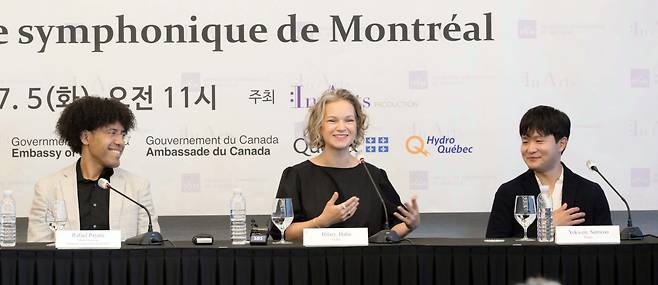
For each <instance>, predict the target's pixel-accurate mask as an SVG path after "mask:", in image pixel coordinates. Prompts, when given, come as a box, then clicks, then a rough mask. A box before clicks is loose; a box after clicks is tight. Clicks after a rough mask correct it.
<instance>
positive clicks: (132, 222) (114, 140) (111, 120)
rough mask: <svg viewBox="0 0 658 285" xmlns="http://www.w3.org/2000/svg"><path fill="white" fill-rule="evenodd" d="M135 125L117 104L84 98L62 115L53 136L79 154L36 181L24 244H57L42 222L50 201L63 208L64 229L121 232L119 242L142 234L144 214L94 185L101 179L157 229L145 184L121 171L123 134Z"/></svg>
mask: <svg viewBox="0 0 658 285" xmlns="http://www.w3.org/2000/svg"><path fill="white" fill-rule="evenodd" d="M134 126H135V116H134V115H133V113H132V111H130V109H128V107H127V106H125V105H123V104H122V103H121V102H119V101H117V100H112V99H108V98H98V97H83V98H80V99H78V100H75V101H73V102H72V103H71V104H69V105H68V106H67V107H66V108H65V109H64V111H62V114H61V116H60V117H59V120H58V121H57V127H56V129H57V134H58V135H59V136H60V137H61V138H62V139H63V140H64V141H66V143H67V144H68V146H69V147H70V148H71V150H72V151H74V152H75V153H78V154H80V159H78V161H77V162H76V163H74V164H71V165H69V166H67V167H66V168H64V169H62V170H60V171H57V172H55V173H54V174H52V175H49V176H46V177H44V178H41V179H39V181H38V182H37V183H36V185H35V186H34V199H33V201H32V209H31V210H30V217H29V223H28V232H27V241H28V242H48V241H53V240H54V239H55V234H54V232H53V230H51V229H54V228H49V226H53V227H54V226H55V225H49V224H48V223H47V222H46V212H47V209H48V208H49V205H51V204H53V203H52V202H53V201H56V200H59V201H62V200H63V201H64V202H65V204H66V213H67V216H68V217H67V222H66V225H64V226H63V229H65V230H121V238H122V239H124V240H125V239H126V238H127V237H132V236H135V235H137V234H139V233H143V232H146V230H147V228H148V221H149V219H148V215H147V214H146V212H145V211H143V210H142V209H141V208H139V207H138V206H137V205H135V204H134V203H132V202H130V201H127V200H126V199H125V198H123V197H121V196H120V195H119V194H117V193H114V192H112V191H107V190H104V189H102V188H100V187H99V186H98V180H99V179H100V178H105V179H107V180H109V181H110V182H111V183H112V185H113V186H114V187H116V188H117V189H119V190H121V191H122V192H123V193H124V194H126V195H128V197H131V198H133V199H134V200H136V201H138V202H140V203H142V204H143V205H144V206H145V207H146V208H148V209H149V211H150V212H151V214H152V215H153V228H154V230H155V231H159V230H160V226H159V225H158V219H157V216H155V214H154V213H155V211H154V209H153V202H152V200H151V192H150V185H149V182H148V180H146V179H144V178H141V177H139V176H136V175H134V174H132V173H130V172H128V171H125V170H123V169H121V168H118V167H119V164H120V158H121V154H122V153H123V150H124V148H125V146H126V143H127V139H128V137H127V136H126V134H127V133H128V131H130V130H131V129H133V127H134Z"/></svg>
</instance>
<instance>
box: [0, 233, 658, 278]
mask: <svg viewBox="0 0 658 285" xmlns="http://www.w3.org/2000/svg"><path fill="white" fill-rule="evenodd" d="M0 267H1V270H0V282H1V284H3V285H4V284H259V285H260V284H516V283H518V282H521V281H523V280H525V279H526V278H527V277H531V276H538V275H541V276H545V277H547V278H551V279H555V280H559V281H560V282H562V284H658V239H656V238H653V237H648V238H645V239H644V240H642V241H622V243H621V244H619V245H578V246H575V245H571V246H559V245H555V244H553V243H548V244H547V243H539V242H523V243H521V242H517V241H514V240H505V241H503V242H493V243H492V242H484V241H483V240H482V239H453V238H418V239H408V240H404V241H402V242H401V243H399V244H393V245H370V246H367V247H304V246H303V245H301V244H296V243H294V244H291V245H272V244H268V245H260V246H258V245H254V246H250V245H242V246H233V245H231V244H230V242H228V241H219V242H217V241H216V242H215V243H214V244H213V245H205V246H197V245H194V244H192V243H191V242H189V241H166V242H165V244H164V245H162V246H149V247H142V246H129V245H124V246H122V247H121V249H113V250H110V249H94V250H58V249H55V248H53V247H50V246H46V245H45V244H43V243H19V244H18V245H17V246H16V247H13V248H2V249H0Z"/></svg>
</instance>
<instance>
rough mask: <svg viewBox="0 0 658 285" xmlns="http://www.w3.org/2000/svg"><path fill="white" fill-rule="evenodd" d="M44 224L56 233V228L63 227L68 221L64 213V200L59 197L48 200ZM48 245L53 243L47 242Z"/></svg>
mask: <svg viewBox="0 0 658 285" xmlns="http://www.w3.org/2000/svg"><path fill="white" fill-rule="evenodd" d="M45 218H46V224H48V228H49V229H50V230H51V231H52V232H53V233H56V232H57V231H58V230H61V229H63V228H64V227H65V226H66V223H67V222H68V216H67V213H66V202H64V200H61V199H55V200H49V201H48V202H47V207H46V217H45ZM48 245H49V246H52V245H54V243H53V244H48Z"/></svg>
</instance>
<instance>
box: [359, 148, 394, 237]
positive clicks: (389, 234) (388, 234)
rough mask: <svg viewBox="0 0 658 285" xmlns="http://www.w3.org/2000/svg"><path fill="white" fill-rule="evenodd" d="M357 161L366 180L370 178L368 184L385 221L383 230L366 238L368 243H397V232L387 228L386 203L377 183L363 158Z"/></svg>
mask: <svg viewBox="0 0 658 285" xmlns="http://www.w3.org/2000/svg"><path fill="white" fill-rule="evenodd" d="M359 161H361V162H360V163H361V165H363V168H365V170H366V173H367V174H368V178H370V182H371V183H372V187H374V188H375V192H376V193H377V197H379V201H380V202H381V203H382V207H383V208H384V218H386V221H385V223H384V229H383V230H381V231H379V232H378V233H376V234H374V235H372V236H371V237H370V238H368V242H371V243H398V242H400V235H398V233H397V232H395V231H393V230H391V228H390V226H389V221H388V209H386V203H385V202H384V198H383V197H382V193H381V192H380V191H379V187H377V183H375V180H374V179H372V175H371V174H370V170H368V166H367V165H366V160H365V158H363V157H360V158H359Z"/></svg>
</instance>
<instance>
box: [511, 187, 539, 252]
mask: <svg viewBox="0 0 658 285" xmlns="http://www.w3.org/2000/svg"><path fill="white" fill-rule="evenodd" d="M514 218H516V221H517V222H519V224H520V225H521V227H523V238H522V239H519V240H517V241H532V240H533V239H529V238H528V227H529V226H530V225H531V224H532V222H534V221H535V218H537V204H535V196H532V195H520V196H516V201H515V203H514Z"/></svg>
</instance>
